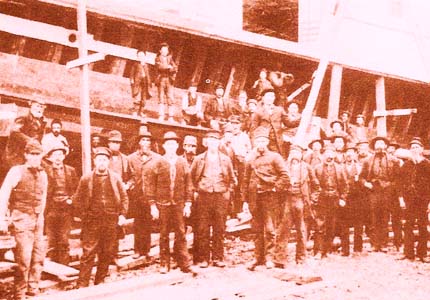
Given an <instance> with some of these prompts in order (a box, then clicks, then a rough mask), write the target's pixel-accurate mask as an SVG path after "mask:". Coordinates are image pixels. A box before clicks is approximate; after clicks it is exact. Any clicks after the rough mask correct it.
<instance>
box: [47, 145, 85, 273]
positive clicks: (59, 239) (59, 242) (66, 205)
mask: <svg viewBox="0 0 430 300" xmlns="http://www.w3.org/2000/svg"><path fill="white" fill-rule="evenodd" d="M66 154H67V149H66V147H65V146H64V145H63V144H62V143H59V144H57V145H53V146H52V148H51V149H50V150H49V151H48V153H47V154H46V156H47V159H48V160H49V161H50V162H51V163H50V164H47V165H46V166H45V171H46V174H47V175H48V197H47V201H46V209H45V218H46V227H45V232H46V235H47V236H48V253H47V254H48V257H50V258H51V260H52V261H55V262H58V263H60V264H63V265H67V264H68V263H69V259H70V257H69V233H70V229H71V227H72V219H73V211H72V196H73V194H74V193H75V191H76V188H77V186H78V181H79V177H78V175H77V174H76V171H75V168H73V167H71V166H68V165H65V164H64V159H65V158H66Z"/></svg>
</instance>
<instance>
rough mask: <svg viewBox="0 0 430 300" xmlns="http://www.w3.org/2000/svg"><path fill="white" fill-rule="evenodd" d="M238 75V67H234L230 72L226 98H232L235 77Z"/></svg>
mask: <svg viewBox="0 0 430 300" xmlns="http://www.w3.org/2000/svg"><path fill="white" fill-rule="evenodd" d="M235 74H236V66H234V65H233V66H232V68H231V70H230V76H229V77H228V81H227V85H226V87H225V93H224V98H226V99H227V98H230V92H231V88H232V86H233V81H234V76H235Z"/></svg>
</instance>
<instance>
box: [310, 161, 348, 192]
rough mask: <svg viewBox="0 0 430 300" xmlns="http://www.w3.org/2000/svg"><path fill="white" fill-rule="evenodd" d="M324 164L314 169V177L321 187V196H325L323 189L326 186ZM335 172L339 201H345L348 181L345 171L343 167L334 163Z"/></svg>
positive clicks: (326, 176) (325, 168) (326, 175)
mask: <svg viewBox="0 0 430 300" xmlns="http://www.w3.org/2000/svg"><path fill="white" fill-rule="evenodd" d="M326 166H327V165H326V163H321V164H319V165H317V166H316V167H315V176H316V178H317V180H318V182H319V185H320V187H321V195H324V194H325V188H326V186H327V178H328V174H327V167H326ZM334 167H335V171H336V183H337V188H338V191H337V193H338V195H339V199H343V200H346V199H347V198H346V196H347V195H348V192H349V186H348V180H347V178H346V174H345V171H344V169H343V166H342V165H341V164H338V163H334Z"/></svg>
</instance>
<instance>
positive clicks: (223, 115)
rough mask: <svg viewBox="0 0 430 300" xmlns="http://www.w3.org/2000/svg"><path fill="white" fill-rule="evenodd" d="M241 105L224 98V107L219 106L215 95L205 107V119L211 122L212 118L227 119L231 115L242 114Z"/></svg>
mask: <svg viewBox="0 0 430 300" xmlns="http://www.w3.org/2000/svg"><path fill="white" fill-rule="evenodd" d="M240 114H241V109H240V107H239V105H236V104H235V103H233V101H232V100H230V99H223V107H219V105H218V101H217V99H216V98H215V97H211V98H210V99H209V100H208V101H207V102H206V106H205V108H204V119H205V121H206V122H207V123H208V124H209V123H210V121H211V120H224V121H226V120H227V119H228V117H230V116H231V115H240Z"/></svg>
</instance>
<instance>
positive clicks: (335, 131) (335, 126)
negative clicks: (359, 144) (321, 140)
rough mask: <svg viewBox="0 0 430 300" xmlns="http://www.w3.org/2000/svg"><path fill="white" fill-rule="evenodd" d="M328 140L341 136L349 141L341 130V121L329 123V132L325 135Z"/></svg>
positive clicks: (346, 134) (345, 133)
mask: <svg viewBox="0 0 430 300" xmlns="http://www.w3.org/2000/svg"><path fill="white" fill-rule="evenodd" d="M327 136H328V137H329V138H333V137H335V136H343V137H345V138H348V139H349V136H348V133H347V132H345V131H344V130H343V123H342V121H341V120H334V121H332V122H331V123H330V132H329V134H327Z"/></svg>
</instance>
